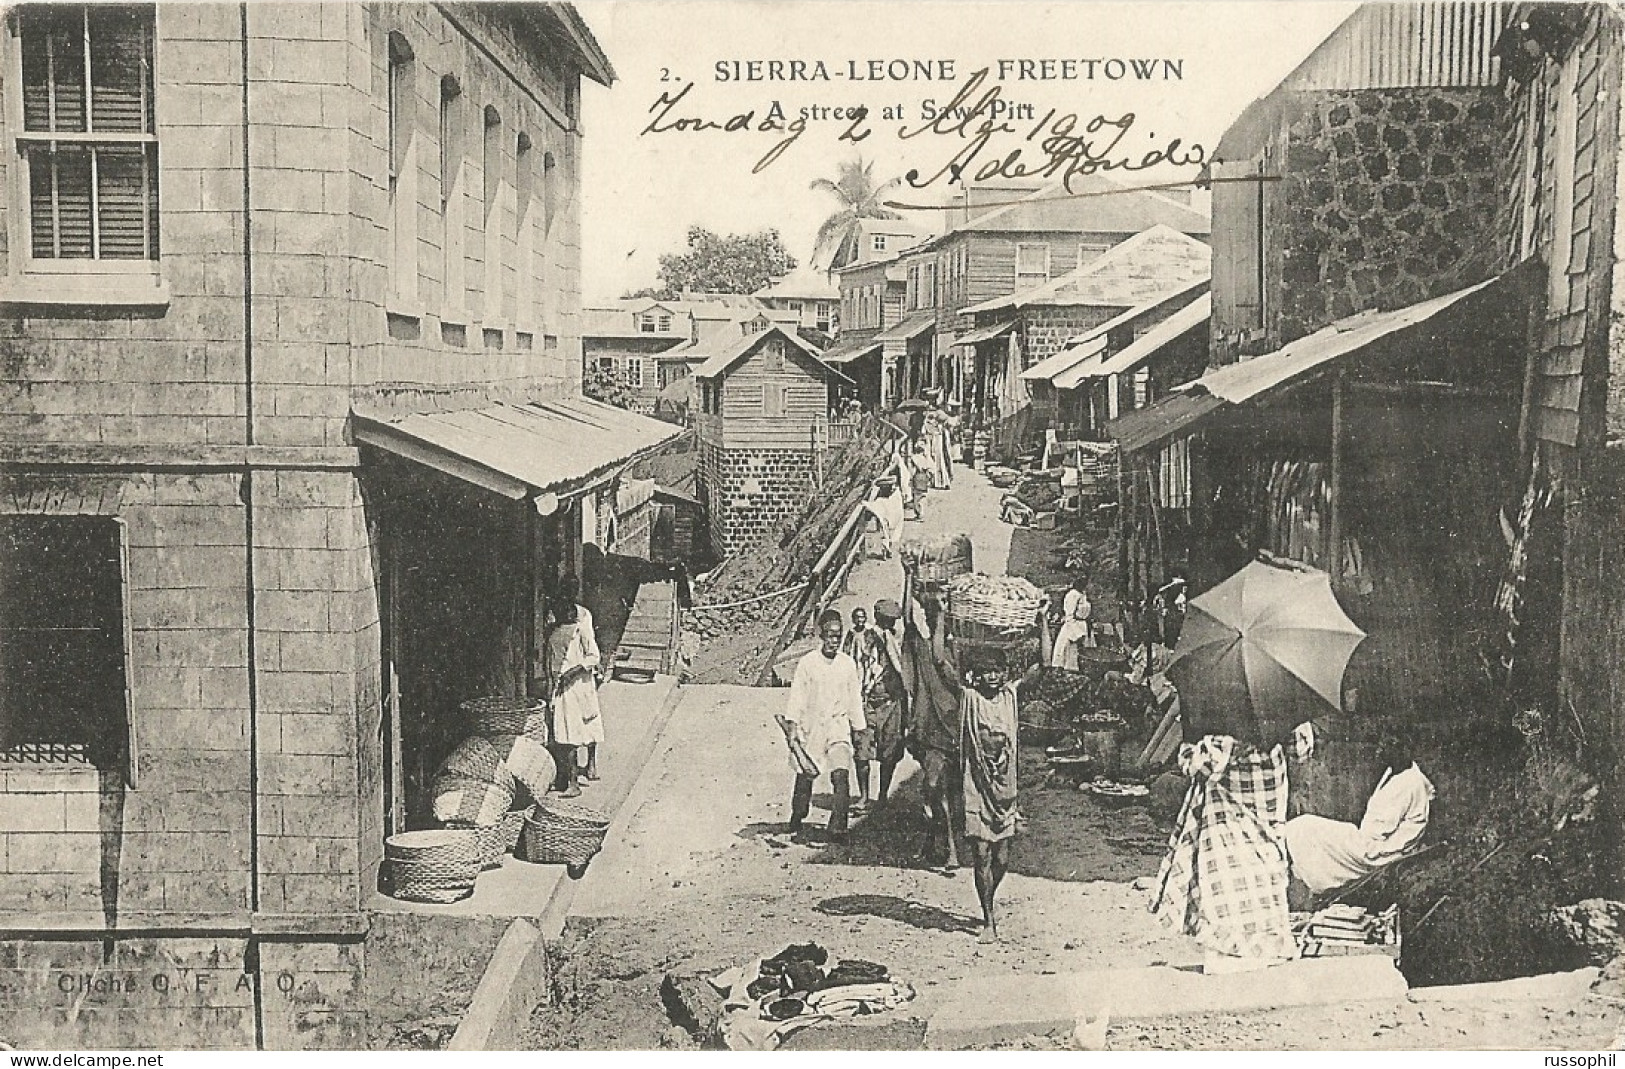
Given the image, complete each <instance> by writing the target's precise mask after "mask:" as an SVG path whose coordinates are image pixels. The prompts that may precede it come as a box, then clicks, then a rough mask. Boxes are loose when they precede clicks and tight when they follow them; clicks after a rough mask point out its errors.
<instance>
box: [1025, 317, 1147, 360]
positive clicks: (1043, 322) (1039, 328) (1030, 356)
mask: <svg viewBox="0 0 1625 1069" xmlns="http://www.w3.org/2000/svg"><path fill="white" fill-rule="evenodd" d="M1125 310H1126V309H1123V308H1109V307H1108V308H1100V307H1089V306H1073V307H1065V306H1057V307H1054V308H1029V309H1027V310H1026V311H1024V312H1023V313H1022V316H1021V352H1022V359H1023V360H1024V361H1025V363H1026V365H1027V366H1028V367H1032V366H1033V365H1034V364H1036V363H1038V362H1039V361H1040V360H1047V359H1048V358H1050V357H1052V356H1054V355H1055V354H1056V353H1058V352H1060V351H1061V350H1062V349H1064V348H1066V343H1067V342H1068V341H1070V340H1071V339H1072V338H1074V337H1076V336H1077V335H1079V334H1082V333H1083V332H1084V331H1086V330H1092V329H1093V328H1095V327H1098V326H1100V324H1102V323H1104V322H1106V321H1107V320H1109V319H1111V318H1112V317H1113V316H1115V315H1117V314H1119V313H1121V312H1123V311H1125Z"/></svg>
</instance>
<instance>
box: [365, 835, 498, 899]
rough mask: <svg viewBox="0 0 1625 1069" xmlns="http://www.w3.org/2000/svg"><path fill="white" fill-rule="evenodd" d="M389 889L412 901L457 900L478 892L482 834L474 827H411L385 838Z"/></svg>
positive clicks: (397, 895) (392, 892)
mask: <svg viewBox="0 0 1625 1069" xmlns="http://www.w3.org/2000/svg"><path fill="white" fill-rule="evenodd" d="M384 859H385V860H386V861H387V862H388V863H389V893H390V895H391V896H393V897H395V898H400V899H405V900H407V901H412V902H442V903H443V902H455V901H457V900H459V899H462V898H467V897H468V896H469V895H470V894H472V893H473V892H474V881H475V879H476V878H477V877H478V876H479V874H480V853H479V838H478V836H477V835H476V833H475V832H474V831H473V830H471V829H466V828H438V829H434V830H432V831H408V832H402V833H400V834H399V835H391V836H390V837H389V838H387V839H385V840H384Z"/></svg>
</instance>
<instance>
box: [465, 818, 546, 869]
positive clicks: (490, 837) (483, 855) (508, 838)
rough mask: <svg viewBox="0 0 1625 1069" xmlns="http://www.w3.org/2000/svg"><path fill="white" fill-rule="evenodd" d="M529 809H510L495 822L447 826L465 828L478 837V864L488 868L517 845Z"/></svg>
mask: <svg viewBox="0 0 1625 1069" xmlns="http://www.w3.org/2000/svg"><path fill="white" fill-rule="evenodd" d="M529 815H530V810H529V809H510V810H509V811H508V812H506V813H504V814H503V815H502V818H501V819H500V820H498V821H497V822H496V823H495V824H461V823H458V824H449V825H448V827H453V828H467V829H468V830H470V831H472V832H473V833H474V834H475V836H476V837H477V839H478V842H479V851H480V864H481V865H482V866H483V867H485V868H488V869H493V868H497V867H498V866H500V865H501V864H502V859H503V858H505V857H507V856H508V855H509V854H511V853H513V851H514V847H516V846H518V845H519V833H520V832H522V831H524V829H525V818H526V817H527V816H529Z"/></svg>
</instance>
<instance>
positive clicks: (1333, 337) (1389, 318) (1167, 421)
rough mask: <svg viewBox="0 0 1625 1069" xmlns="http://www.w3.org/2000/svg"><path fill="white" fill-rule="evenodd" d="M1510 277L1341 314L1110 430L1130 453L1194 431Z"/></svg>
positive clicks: (1180, 390) (1185, 388)
mask: <svg viewBox="0 0 1625 1069" xmlns="http://www.w3.org/2000/svg"><path fill="white" fill-rule="evenodd" d="M1510 277H1511V273H1510V272H1509V273H1508V274H1505V275H1500V276H1498V277H1497V278H1491V279H1486V280H1485V281H1483V282H1480V283H1478V284H1477V285H1476V286H1468V287H1467V288H1465V289H1459V290H1456V291H1455V292H1453V293H1447V294H1445V295H1444V296H1442V297H1435V298H1433V299H1432V300H1428V301H1422V302H1420V303H1418V304H1412V305H1408V306H1406V307H1404V308H1396V309H1394V310H1392V311H1388V312H1376V311H1371V312H1361V313H1359V314H1358V315H1353V316H1349V317H1348V318H1346V319H1339V320H1338V321H1337V322H1335V323H1333V324H1331V325H1330V326H1327V327H1324V328H1322V329H1320V330H1318V331H1316V332H1315V333H1313V334H1310V335H1308V336H1307V337H1303V338H1299V339H1298V340H1297V341H1294V342H1291V343H1289V344H1288V345H1286V346H1284V347H1282V348H1280V349H1277V350H1276V351H1275V352H1273V353H1269V354H1267V355H1265V356H1256V357H1253V358H1252V359H1250V360H1242V361H1240V362H1239V363H1235V364H1229V365H1226V366H1225V367H1221V368H1218V369H1216V370H1213V371H1209V372H1208V373H1207V374H1206V375H1203V376H1202V377H1201V378H1199V379H1197V380H1195V381H1194V382H1189V383H1186V384H1185V385H1184V386H1181V387H1179V388H1178V389H1177V390H1175V391H1173V392H1172V393H1170V394H1168V395H1167V396H1166V397H1163V398H1162V399H1161V400H1159V401H1156V402H1155V403H1153V404H1151V405H1150V406H1148V407H1146V408H1143V409H1140V410H1139V411H1137V412H1131V413H1129V414H1127V415H1124V416H1121V417H1119V418H1118V419H1116V420H1114V421H1113V422H1111V423H1109V424H1107V425H1106V430H1107V432H1108V433H1109V434H1111V436H1112V437H1113V438H1116V439H1117V440H1118V442H1119V443H1120V444H1121V445H1122V446H1123V448H1124V449H1125V450H1126V451H1129V452H1133V451H1134V450H1137V449H1142V448H1145V447H1146V446H1148V445H1155V444H1156V443H1158V442H1160V441H1164V440H1166V439H1168V438H1171V437H1174V436H1176V435H1178V434H1180V433H1182V432H1183V433H1189V432H1190V431H1191V430H1193V429H1194V424H1196V423H1197V422H1199V421H1201V420H1203V419H1206V418H1207V417H1208V416H1209V415H1210V414H1211V413H1212V412H1214V411H1216V410H1217V409H1220V408H1229V407H1233V406H1236V405H1242V404H1246V403H1247V402H1249V401H1253V400H1255V399H1257V398H1259V397H1262V396H1264V395H1265V394H1268V393H1270V392H1272V391H1274V390H1278V389H1280V388H1282V387H1284V386H1288V385H1290V384H1292V383H1295V382H1298V381H1301V380H1303V379H1305V378H1307V377H1308V376H1310V375H1311V374H1313V373H1315V372H1318V371H1320V370H1322V369H1324V368H1327V367H1330V366H1331V365H1332V364H1333V363H1335V362H1336V361H1337V360H1339V359H1341V358H1343V357H1346V356H1349V355H1351V354H1353V353H1357V352H1359V351H1361V350H1362V349H1364V348H1366V347H1367V346H1369V345H1371V344H1372V343H1374V342H1378V341H1381V340H1382V339H1384V338H1387V337H1390V336H1392V335H1393V334H1395V333H1398V332H1399V331H1403V330H1408V329H1410V328H1412V327H1416V326H1420V325H1421V324H1423V323H1426V322H1427V321H1428V320H1430V319H1432V318H1433V317H1434V316H1436V315H1438V314H1440V313H1441V312H1444V311H1445V310H1446V309H1449V308H1451V307H1452V306H1454V305H1456V304H1457V303H1459V302H1460V301H1462V300H1463V299H1465V298H1467V297H1469V296H1471V295H1472V294H1475V293H1478V292H1479V291H1481V290H1484V289H1486V288H1487V287H1490V286H1493V285H1495V284H1496V283H1497V282H1501V281H1503V280H1506V279H1508V278H1510ZM1197 402H1200V403H1197ZM1130 442H1133V443H1134V444H1130Z"/></svg>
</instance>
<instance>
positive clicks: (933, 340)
mask: <svg viewBox="0 0 1625 1069" xmlns="http://www.w3.org/2000/svg"><path fill="white" fill-rule="evenodd" d="M981 203H982V204H984V205H985V210H983V211H981V212H980V213H977V214H973V215H972V216H971V217H970V218H969V219H966V220H965V221H964V222H961V223H958V224H957V225H955V226H954V227H953V228H952V229H950V230H949V231H948V232H947V233H945V234H943V235H942V236H941V237H937V238H934V239H932V240H931V241H928V242H925V243H924V244H922V245H919V246H916V247H915V248H913V249H911V250H909V251H908V252H906V253H905V254H904V255H903V257H902V258H901V267H902V269H903V274H904V278H905V284H906V289H905V294H904V306H903V315H904V317H905V322H906V323H908V324H909V325H908V327H907V328H906V330H904V331H902V332H901V333H903V334H906V337H897V338H894V339H893V344H892V345H891V346H890V347H888V349H887V350H886V353H885V356H886V359H887V361H888V364H889V363H891V362H893V361H901V362H902V363H903V365H904V366H903V367H902V369H901V371H900V373H899V374H898V379H899V380H900V381H901V383H902V387H903V391H904V392H903V397H907V396H912V395H914V394H917V393H918V392H919V391H921V390H923V389H926V388H931V387H943V388H945V389H946V390H947V391H948V393H949V395H950V396H952V397H953V398H954V399H955V400H963V399H964V392H965V386H966V385H967V380H968V376H967V375H966V374H965V369H966V367H967V363H968V361H967V359H966V357H967V356H968V355H969V354H970V352H971V351H972V350H971V349H970V348H968V347H967V346H966V345H965V344H964V343H962V342H961V341H960V340H959V338H960V336H961V335H963V334H967V333H969V332H971V331H972V330H974V329H975V326H976V323H975V316H974V315H972V314H970V313H969V312H968V309H970V308H971V307H973V306H975V305H979V304H982V303H984V302H987V301H992V300H996V299H998V298H1001V297H1007V296H1009V295H1010V294H1013V293H1019V292H1022V291H1026V290H1031V289H1035V288H1038V287H1041V286H1043V285H1045V284H1047V283H1049V282H1050V281H1052V280H1055V279H1058V278H1060V277H1061V276H1063V275H1066V274H1068V273H1069V272H1071V271H1074V270H1076V269H1077V268H1079V267H1081V266H1083V265H1085V264H1087V263H1088V262H1089V261H1090V260H1093V259H1095V258H1096V257H1099V256H1101V255H1103V254H1104V253H1105V252H1106V251H1107V250H1109V249H1111V248H1113V247H1114V246H1116V245H1119V244H1121V243H1122V242H1124V241H1127V240H1128V239H1129V238H1132V237H1134V236H1135V235H1136V234H1139V233H1142V232H1144V231H1146V230H1149V229H1151V228H1152V227H1156V226H1159V225H1160V226H1165V227H1168V228H1170V229H1172V230H1175V231H1178V232H1179V233H1182V234H1187V235H1190V236H1192V237H1194V238H1200V239H1204V240H1205V239H1206V237H1207V235H1208V232H1209V224H1208V215H1207V212H1206V211H1205V210H1204V209H1203V208H1201V207H1199V206H1197V205H1194V204H1192V203H1188V202H1187V201H1185V200H1182V199H1180V198H1179V197H1178V196H1175V195H1169V194H1165V193H1162V192H1157V191H1152V190H1144V189H1130V188H1127V187H1125V186H1123V185H1121V184H1119V183H1118V182H1116V181H1115V180H1113V179H1110V178H1107V177H1105V176H1104V175H1092V176H1089V177H1086V178H1074V179H1073V180H1072V185H1071V188H1070V189H1068V188H1067V187H1065V186H1064V185H1062V184H1060V183H1058V182H1057V183H1051V184H1049V185H1047V186H1045V187H1044V188H1042V189H1038V190H1036V191H1033V192H1030V193H1021V192H1020V191H1013V192H1012V193H1010V194H1009V195H1008V197H1005V198H997V199H993V200H991V201H988V200H986V199H984V200H983V201H981ZM967 214H970V213H967ZM899 399H902V398H899Z"/></svg>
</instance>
